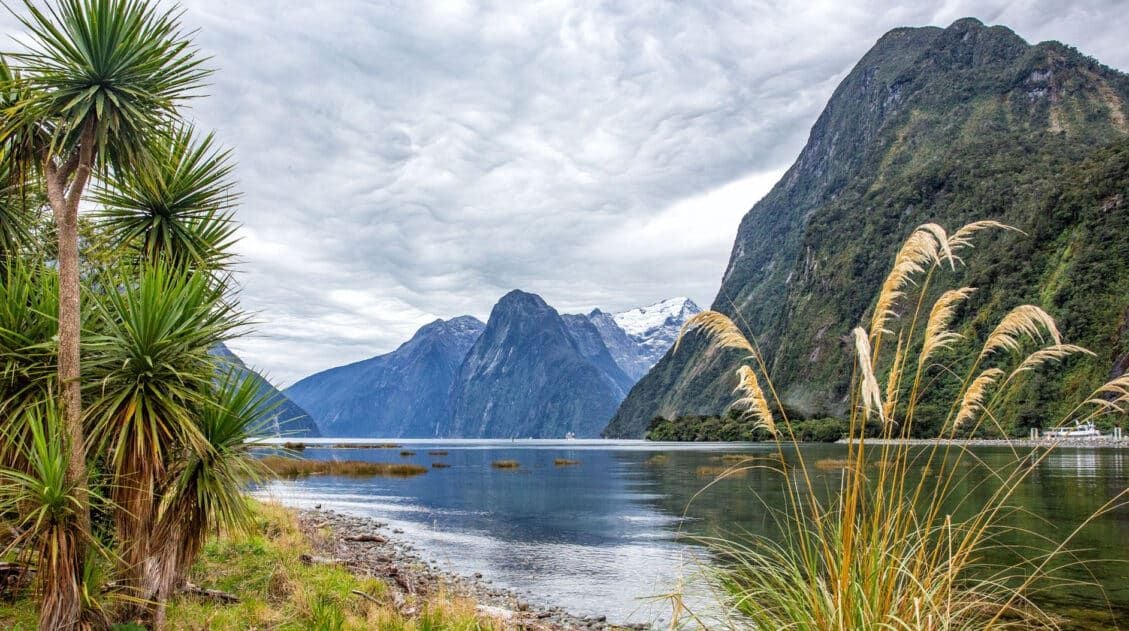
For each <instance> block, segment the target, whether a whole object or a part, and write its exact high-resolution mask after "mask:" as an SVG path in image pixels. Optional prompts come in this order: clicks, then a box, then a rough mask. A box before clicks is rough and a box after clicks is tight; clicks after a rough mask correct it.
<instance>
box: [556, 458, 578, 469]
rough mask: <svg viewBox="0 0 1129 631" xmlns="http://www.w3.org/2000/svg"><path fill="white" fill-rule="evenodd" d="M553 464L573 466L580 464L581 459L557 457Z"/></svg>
mask: <svg viewBox="0 0 1129 631" xmlns="http://www.w3.org/2000/svg"><path fill="white" fill-rule="evenodd" d="M553 464H554V465H556V466H558V467H573V466H576V465H578V464H580V461H579V460H569V459H568V458H557V459H556V460H554V461H553Z"/></svg>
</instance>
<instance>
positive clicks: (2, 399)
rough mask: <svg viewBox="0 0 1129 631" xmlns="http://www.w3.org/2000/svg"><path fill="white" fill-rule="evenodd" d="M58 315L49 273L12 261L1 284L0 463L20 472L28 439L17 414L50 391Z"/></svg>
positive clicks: (53, 279) (53, 281) (56, 293)
mask: <svg viewBox="0 0 1129 631" xmlns="http://www.w3.org/2000/svg"><path fill="white" fill-rule="evenodd" d="M58 310H59V284H58V276H57V275H56V274H55V272H54V270H51V269H49V268H47V267H45V266H42V265H38V264H36V263H35V262H29V261H26V260H24V259H22V258H15V259H13V260H12V261H11V264H10V265H9V266H8V267H7V269H5V270H4V271H3V273H2V279H0V433H2V434H3V437H4V438H5V440H4V443H3V444H2V445H0V464H2V465H3V466H6V467H11V468H15V469H17V470H20V471H24V470H25V468H24V467H23V466H21V463H23V462H24V458H23V455H24V450H25V449H26V448H27V445H28V443H29V440H30V436H29V431H30V428H28V427H27V419H26V417H25V416H24V415H23V414H22V411H23V410H25V409H27V408H30V407H34V406H36V405H40V404H42V403H43V401H44V400H45V399H47V398H49V397H50V396H51V394H52V392H53V390H54V376H55V371H56V363H57V361H56V356H55V344H54V342H53V341H52V338H53V337H54V336H55V333H56V331H57V330H58Z"/></svg>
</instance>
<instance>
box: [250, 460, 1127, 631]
mask: <svg viewBox="0 0 1129 631" xmlns="http://www.w3.org/2000/svg"><path fill="white" fill-rule="evenodd" d="M400 442H401V443H403V444H405V446H408V441H400ZM410 449H412V450H414V451H415V454H414V455H412V456H409V457H402V456H400V451H399V450H397V449H363V450H362V449H357V450H329V449H307V450H306V451H305V453H304V457H307V458H322V459H329V458H338V459H357V460H371V461H384V462H415V463H419V464H423V465H425V466H429V464H430V462H433V461H441V462H444V463H446V464H448V465H450V466H449V468H444V469H432V470H429V472H428V473H427V474H425V475H422V476H419V477H415V478H410V479H386V478H368V479H349V478H338V477H329V476H325V477H311V478H307V479H303V480H297V481H277V482H274V483H271V484H270V485H268V486H266V487H264V488H263V489H260V490H259V493H260V494H262V495H269V496H273V497H275V498H278V499H281V500H283V501H285V502H287V503H289V504H292V505H296V506H306V507H310V506H313V505H315V504H321V505H323V507H325V508H333V509H335V510H339V511H342V512H349V513H354V514H361V515H369V516H373V517H376V518H378V519H381V520H382V521H387V522H389V523H390V525H391V526H393V527H398V528H402V529H403V530H404V531H405V533H406V535H405V536H407V537H408V538H410V539H411V540H412V541H413V542H414V543H415V544H416V545H417V548H418V549H419V550H421V551H423V552H424V554H425V556H426V557H427V558H429V559H431V560H435V561H437V562H439V563H440V565H444V566H446V567H448V568H451V569H454V570H455V571H458V572H460V573H463V574H470V573H473V572H482V573H483V574H484V575H485V576H486V577H487V578H489V579H491V580H493V581H494V582H495V583H496V584H499V585H502V586H506V587H509V588H513V589H516V590H518V591H520V592H523V593H525V594H526V595H527V597H528V598H529V599H530V600H534V601H537V602H542V603H546V604H558V605H561V606H564V607H566V608H567V609H569V610H570V611H573V612H574V613H578V614H581V615H588V614H606V615H608V617H609V619H610V620H612V621H615V622H654V621H658V620H661V619H662V618H663V613H664V611H665V607H664V606H663V605H662V604H658V603H652V602H648V601H647V600H646V599H647V598H649V597H652V596H655V595H656V594H661V593H665V592H668V591H669V590H671V589H673V587H674V585H675V583H676V581H677V580H678V578H679V577H680V576H687V575H692V574H694V573H695V571H696V568H698V564H699V563H700V562H701V561H702V560H703V559H704V553H703V551H702V549H701V548H699V547H696V546H694V545H690V544H689V540H690V538H692V537H694V536H714V535H719V534H722V535H728V536H735V535H739V534H741V533H750V532H751V533H765V534H771V533H772V532H773V528H774V524H775V520H774V517H773V515H772V511H771V510H768V509H766V506H768V507H773V506H783V502H784V498H785V495H784V491H785V488H784V484H783V481H782V479H781V477H780V475H779V474H777V473H775V472H773V471H771V470H769V469H768V468H753V469H749V470H748V471H746V472H745V473H744V475H743V477H738V478H732V479H725V480H722V481H720V482H718V483H717V484H714V485H712V486H711V487H710V488H709V489H708V490H706V491H704V492H702V493H700V494H699V492H700V491H702V488H703V486H705V485H706V484H707V483H708V482H709V481H710V479H711V478H710V477H708V476H707V477H703V476H702V475H699V473H700V472H702V471H715V470H717V469H719V468H720V467H723V466H727V465H728V464H731V463H732V460H731V459H730V460H724V459H723V454H724V453H735V452H740V453H744V454H749V455H755V456H766V455H768V454H770V453H772V449H771V448H770V447H768V446H763V445H745V446H732V445H709V446H705V447H701V446H688V445H663V444H658V445H656V444H648V443H641V442H634V441H631V442H624V443H609V442H603V441H596V442H587V441H561V442H553V441H530V442H526V441H522V442H519V443H509V442H497V441H434V442H412V443H411V444H410ZM429 449H443V450H446V451H447V452H448V454H447V455H446V456H431V455H428V454H427V451H428V450H429ZM845 453H846V452H845V448H843V447H841V446H836V445H813V446H811V447H805V448H804V451H803V454H804V457H805V459H806V461H807V462H808V463H809V464H814V463H816V462H818V461H820V460H826V461H830V462H833V461H834V460H835V459H841V458H843V457H844V456H845ZM657 454H661V455H662V456H663V457H661V458H655V457H654V456H656V455H657ZM976 456H977V459H979V460H980V461H981V462H982V464H977V463H976V461H975V459H966V460H965V461H964V462H963V463H962V465H961V467H962V469H960V470H959V474H958V477H957V478H956V480H957V483H956V486H955V487H954V493H953V502H952V505H951V506H950V507H949V509H950V510H951V511H952V513H953V514H954V515H956V516H957V517H959V516H961V515H968V514H970V513H971V512H972V511H974V510H975V508H976V507H978V506H980V505H982V504H983V503H984V502H985V501H987V500H988V499H989V498H990V497H991V496H992V494H993V493H994V492H995V491H996V489H997V488H998V484H999V482H998V481H997V480H996V479H995V478H993V476H992V472H993V471H996V470H1001V469H1003V470H1007V469H1008V468H1009V467H1011V466H1012V465H1013V463H1014V462H1015V460H1016V457H1017V456H1016V454H1015V453H1014V452H1012V451H1011V450H1009V449H992V448H986V449H978V450H977V451H976ZM1026 456H1027V454H1019V457H1026ZM1127 457H1129V454H1127V453H1126V452H1124V451H1119V450H1081V449H1073V450H1067V449H1062V450H1057V451H1055V452H1052V453H1051V454H1050V455H1049V456H1048V457H1047V459H1046V461H1045V462H1043V463H1042V464H1041V465H1040V466H1038V467H1037V468H1036V469H1035V470H1034V471H1032V473H1031V476H1030V478H1029V479H1028V480H1027V481H1026V482H1025V483H1023V484H1022V485H1020V486H1019V487H1018V488H1017V489H1016V491H1015V494H1014V503H1015V505H1017V506H1019V507H1021V508H1022V509H1024V510H1023V512H1020V513H1016V514H1014V515H1012V517H1011V520H1012V521H1011V525H1014V526H1016V527H1017V528H1020V529H1025V530H1027V531H1030V532H1038V533H1042V534H1045V535H1048V536H1050V537H1052V538H1055V539H1061V538H1062V537H1064V536H1066V535H1068V534H1069V533H1070V532H1071V531H1072V530H1073V529H1074V528H1075V527H1076V526H1077V525H1078V524H1079V523H1081V521H1082V520H1083V519H1084V518H1085V517H1086V516H1088V515H1090V514H1091V513H1093V512H1094V511H1095V510H1097V509H1098V508H1099V507H1100V506H1101V505H1102V503H1104V502H1105V501H1106V500H1107V499H1109V498H1110V497H1111V496H1113V495H1115V494H1116V493H1118V492H1120V491H1121V490H1122V489H1123V488H1125V486H1126V484H1127V480H1126V469H1125V466H1126V462H1125V460H1126V458H1127ZM556 458H567V459H572V460H579V461H580V464H579V465H578V466H570V467H557V466H554V459H556ZM504 459H513V460H517V461H518V462H520V463H521V466H520V468H518V469H517V470H512V471H511V470H497V469H493V468H492V467H491V466H490V463H491V462H492V461H494V460H504ZM758 462H759V461H758ZM765 462H766V464H767V463H768V461H765ZM811 475H812V480H813V483H814V484H815V485H816V486H817V487H818V488H822V489H825V490H826V492H827V493H828V494H832V493H834V492H835V490H836V489H837V488H838V485H839V480H840V479H841V476H842V472H841V470H840V469H838V468H835V467H833V466H832V467H827V468H818V467H814V466H813V467H812V468H811ZM916 475H936V472H933V471H928V472H927V471H922V470H920V468H919V469H918V470H916ZM696 494H697V496H696ZM695 496H696V497H695ZM691 498H694V499H693V501H692V502H691ZM1009 537H1010V539H1008V538H1006V537H1005V540H1004V543H1011V544H1027V543H1030V542H1029V541H1026V540H1025V539H1024V537H1025V535H1021V534H1019V533H1018V531H1017V532H1015V533H1012V534H1011V535H1009ZM1127 538H1129V509H1126V508H1124V507H1120V508H1117V509H1116V510H1113V511H1111V512H1110V513H1109V514H1107V515H1104V516H1103V517H1101V518H1099V519H1097V520H1096V521H1095V522H1094V523H1093V524H1091V525H1090V526H1089V527H1087V528H1086V529H1085V530H1083V531H1082V532H1081V533H1080V534H1079V535H1078V536H1077V538H1076V539H1075V540H1074V542H1073V545H1072V546H1071V547H1072V548H1073V549H1076V550H1083V551H1084V552H1082V553H1081V554H1083V555H1084V557H1085V558H1087V559H1089V560H1092V563H1091V564H1089V565H1088V566H1086V567H1075V568H1072V569H1071V570H1069V571H1068V572H1067V573H1066V576H1067V577H1069V578H1074V579H1078V580H1089V579H1090V575H1089V573H1088V572H1090V571H1092V572H1094V574H1095V576H1096V577H1097V578H1098V579H1099V580H1100V582H1101V584H1102V587H1103V588H1104V591H1105V595H1106V596H1108V598H1109V600H1110V601H1111V602H1112V603H1113V605H1114V606H1115V608H1122V607H1126V606H1129V580H1126V579H1129V571H1127V568H1129V566H1127V565H1126V563H1125V561H1126V560H1129V551H1127V550H1126V549H1125V548H1124V546H1123V545H1122V542H1123V541H1125V540H1126V539H1127ZM992 560H993V561H995V562H999V563H1010V562H1012V561H1013V559H1009V558H1008V557H1007V556H1006V554H1000V555H998V558H996V559H992ZM690 590H691V592H692V594H691V603H692V604H693V605H694V606H695V607H699V608H702V607H705V606H706V605H705V603H706V601H708V600H709V595H708V593H706V592H707V587H706V585H705V583H704V582H703V581H701V580H691V581H690ZM1046 600H1047V602H1049V603H1051V604H1052V605H1054V606H1056V607H1062V608H1065V607H1074V606H1082V607H1086V608H1091V609H1093V608H1101V605H1102V603H1103V602H1104V598H1103V595H1102V592H1101V590H1099V589H1095V588H1093V587H1084V586H1072V587H1070V588H1064V589H1060V590H1056V592H1055V593H1054V594H1053V595H1050V596H1048V597H1047V599H1046Z"/></svg>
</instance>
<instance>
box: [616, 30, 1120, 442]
mask: <svg viewBox="0 0 1129 631" xmlns="http://www.w3.org/2000/svg"><path fill="white" fill-rule="evenodd" d="M1127 102H1129V77H1127V76H1126V75H1124V74H1122V73H1119V72H1117V71H1115V70H1112V69H1110V68H1107V67H1105V66H1103V65H1101V64H1100V63H1099V62H1097V61H1095V60H1093V59H1091V58H1088V57H1086V56H1085V55H1083V54H1081V53H1079V52H1078V51H1077V50H1074V49H1073V48H1070V47H1067V46H1064V45H1062V44H1060V43H1057V42H1044V43H1040V44H1037V45H1030V44H1028V43H1027V42H1025V41H1024V40H1023V39H1021V38H1020V37H1019V36H1018V35H1016V34H1015V33H1013V32H1012V31H1010V30H1009V29H1007V28H1004V27H1001V26H993V27H987V26H985V25H983V24H982V23H980V22H979V21H977V20H974V19H963V20H959V21H957V22H955V23H954V24H952V25H951V26H950V27H948V28H945V29H941V28H934V27H927V28H899V29H895V30H893V31H891V32H889V33H887V34H886V35H884V36H883V37H882V38H881V39H880V40H879V41H878V42H877V44H875V46H874V47H873V48H872V49H871V50H870V51H869V52H868V53H867V54H866V55H865V56H864V57H863V58H862V59H861V60H860V61H859V63H858V64H857V65H856V66H855V68H854V69H853V70H852V71H851V72H850V73H849V75H848V76H847V77H846V78H845V79H844V81H843V82H842V83H841V84H840V85H839V87H838V88H837V89H836V91H835V92H834V94H833V96H832V97H831V99H830V101H829V102H828V104H827V106H826V108H825V109H824V111H823V113H822V114H821V115H820V117H819V118H818V120H817V121H816V123H815V125H814V127H813V128H812V130H811V134H810V136H809V139H808V142H807V144H806V146H805V147H804V148H803V150H802V151H801V153H800V155H799V157H798V158H797V160H796V162H795V163H794V164H793V165H792V167H791V168H790V169H789V170H788V171H787V173H785V175H784V176H783V178H781V180H780V181H779V182H778V183H777V184H776V186H775V187H774V188H773V189H772V191H771V192H770V193H769V194H768V195H766V196H765V197H764V199H762V200H761V201H760V202H758V203H757V204H756V205H755V206H753V208H752V209H751V210H750V211H749V213H748V214H747V215H746V216H745V217H744V219H743V220H742V222H741V225H740V228H739V230H738V234H737V238H736V242H735V243H734V246H733V251H732V255H731V257H730V262H729V265H728V268H727V269H726V271H725V274H724V277H723V279H722V285H721V289H720V291H719V292H718V295H717V298H716V299H715V300H714V303H713V305H712V308H713V309H716V310H718V311H721V312H723V313H726V314H727V315H729V316H731V317H732V318H734V319H735V320H736V321H737V322H738V323H739V324H740V325H741V327H742V328H743V329H744V330H745V331H746V333H747V334H749V335H752V336H755V337H756V339H757V341H758V342H759V344H760V346H761V348H762V349H763V350H764V352H765V354H766V358H767V361H768V362H769V367H770V372H771V378H772V379H773V381H774V383H775V384H776V386H777V388H778V390H779V391H780V392H781V393H782V395H783V398H784V400H785V402H786V403H787V404H788V405H789V406H791V407H793V408H795V409H798V410H801V411H803V412H804V413H806V414H809V415H825V414H843V413H844V412H845V408H846V401H845V398H844V397H845V395H846V392H847V388H848V382H849V378H850V362H851V358H852V355H851V349H850V347H849V344H848V343H847V338H846V336H847V334H848V332H849V331H850V329H851V328H852V327H854V326H855V325H856V324H858V323H859V322H860V321H862V320H863V319H864V318H865V317H868V315H869V310H870V309H871V308H872V301H873V299H874V297H875V295H876V294H877V291H878V289H879V287H880V285H881V283H882V280H883V279H884V277H885V275H886V273H887V272H888V270H889V267H890V264H891V261H892V260H893V256H894V254H895V252H896V250H897V248H898V247H899V246H900V244H901V243H902V241H903V240H904V239H905V238H906V237H907V236H908V235H909V233H910V232H911V231H912V230H913V229H914V228H915V227H916V226H918V225H920V224H922V223H925V222H936V223H939V224H941V225H943V226H945V227H946V228H948V229H950V230H955V229H956V228H957V227H959V226H961V225H963V224H965V223H968V222H970V221H974V220H981V219H994V220H998V221H1002V222H1005V223H1007V224H1010V225H1012V226H1015V227H1017V228H1019V229H1020V230H1022V231H1023V232H1022V233H1017V232H997V233H994V234H987V235H984V236H982V237H980V238H978V241H977V243H976V249H975V250H973V251H972V253H971V254H969V255H967V256H965V259H966V262H967V267H965V268H963V269H959V270H957V271H956V272H955V273H952V272H950V273H947V274H946V275H945V278H944V281H945V282H944V283H937V286H940V285H942V284H944V285H946V286H950V287H951V286H956V285H957V284H964V285H970V286H973V287H978V288H980V290H979V291H977V292H976V294H974V296H973V298H972V299H971V300H970V301H969V303H968V304H967V305H966V308H965V309H964V311H963V313H964V314H965V316H964V317H963V319H962V320H961V321H960V323H959V326H960V327H962V329H963V332H965V333H969V334H982V333H984V332H985V330H986V329H987V328H988V327H989V326H990V325H991V324H993V323H994V322H995V320H996V319H998V318H999V317H1000V316H1002V315H1003V314H1004V313H1005V312H1006V311H1007V310H1008V309H1010V308H1011V307H1014V306H1016V305H1019V304H1023V303H1031V304H1036V305H1039V306H1041V307H1043V308H1044V309H1046V310H1047V311H1048V312H1050V313H1051V314H1052V315H1053V316H1054V317H1055V318H1056V319H1057V320H1058V322H1059V325H1060V329H1061V330H1062V333H1063V336H1064V338H1065V340H1066V341H1068V342H1070V343H1075V344H1080V345H1083V346H1086V347H1088V348H1090V349H1092V350H1093V351H1095V352H1096V353H1097V357H1095V358H1092V359H1078V360H1073V361H1070V362H1068V363H1067V364H1065V365H1063V366H1060V367H1057V368H1052V369H1050V370H1048V371H1044V372H1042V373H1039V374H1036V375H1035V376H1034V377H1033V378H1031V379H1030V380H1028V381H1027V383H1026V385H1025V386H1024V387H1023V388H1022V389H1020V390H1019V392H1018V393H1017V394H1016V395H1015V396H1013V397H1012V399H1010V400H1009V401H1007V402H1006V404H1005V406H1004V412H1005V414H1004V418H1005V422H1007V423H1009V424H1011V426H1012V429H1013V430H1014V431H1017V432H1019V433H1023V428H1024V427H1026V426H1031V425H1039V424H1041V423H1043V422H1044V421H1045V420H1049V419H1057V418H1059V417H1060V416H1061V415H1063V414H1065V413H1067V412H1068V410H1067V409H1065V407H1066V406H1067V405H1068V404H1067V403H1066V402H1069V401H1076V400H1077V399H1078V398H1079V397H1080V396H1082V395H1084V394H1086V393H1088V392H1089V390H1090V388H1092V387H1093V386H1095V385H1097V384H1098V383H1100V382H1101V381H1102V380H1103V379H1105V378H1108V377H1110V376H1111V374H1114V373H1118V374H1119V371H1123V370H1125V368H1126V367H1127V365H1129V229H1126V226H1127V225H1129V224H1127V219H1129V122H1127V120H1129V107H1127V105H1126V104H1127ZM968 314H974V316H972V317H969V316H968ZM738 359H739V357H738V356H737V355H736V354H735V353H733V352H720V353H719V352H710V351H708V350H707V347H706V345H705V344H704V342H703V340H702V339H700V338H699V336H697V335H691V336H689V337H688V338H687V340H686V342H685V343H684V344H682V345H681V346H680V347H679V349H678V351H677V352H668V353H667V354H666V355H665V357H664V358H663V359H662V360H661V361H660V362H659V363H658V364H657V365H656V366H655V367H654V368H653V369H652V370H651V371H650V372H649V373H648V374H647V375H646V376H645V377H644V378H643V379H642V380H640V381H639V383H637V384H636V386H635V387H634V388H633V389H632V391H631V393H630V394H629V395H628V397H627V399H626V400H625V401H624V402H623V404H622V405H621V406H620V408H619V410H618V411H617V413H616V416H615V418H614V419H613V420H612V422H611V423H610V424H609V426H608V427H607V429H606V430H605V435H607V436H613V437H623V436H629V437H640V436H642V435H643V433H644V431H645V429H646V428H647V426H648V424H649V423H650V421H651V419H652V418H653V417H655V416H657V415H662V416H665V417H668V418H673V417H675V416H678V415H685V414H719V413H721V412H723V411H724V409H725V408H726V406H727V405H728V403H729V402H730V401H731V400H732V390H733V388H734V386H735V379H734V377H733V368H734V367H735V366H736V362H737V360H738ZM1063 373H1066V374H1063ZM937 392H938V393H943V388H941V389H938V390H937ZM927 416H928V414H925V415H924V417H927ZM939 416H942V415H940V414H938V415H936V417H939ZM924 417H923V418H924ZM936 417H935V418H936ZM933 429H935V428H931V427H929V425H928V424H924V425H922V426H921V428H920V430H921V431H922V432H929V431H932V430H933Z"/></svg>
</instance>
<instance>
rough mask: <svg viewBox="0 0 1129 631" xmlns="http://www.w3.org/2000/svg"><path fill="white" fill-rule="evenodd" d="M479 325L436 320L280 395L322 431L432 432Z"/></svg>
mask: <svg viewBox="0 0 1129 631" xmlns="http://www.w3.org/2000/svg"><path fill="white" fill-rule="evenodd" d="M484 326H485V325H484V324H482V322H481V321H480V320H478V319H477V318H474V317H471V316H461V317H458V318H452V319H450V320H436V321H434V322H432V323H430V324H428V325H425V326H423V327H422V328H420V329H419V330H418V331H416V333H415V335H413V336H412V338H411V339H410V340H408V341H407V342H404V343H403V344H402V345H400V347H399V348H397V349H396V350H394V351H392V352H391V353H388V354H385V355H380V356H377V357H373V358H370V359H366V360H363V361H359V362H356V363H353V364H349V365H347V366H339V367H337V368H331V369H329V370H326V371H324V372H319V373H317V374H314V375H311V376H309V377H306V378H305V379H302V380H301V381H299V382H298V383H296V384H294V385H293V386H291V387H290V388H288V389H287V390H286V395H287V396H289V397H290V398H292V399H294V400H295V401H297V402H298V403H300V404H301V405H302V406H304V407H305V408H306V409H308V410H309V411H310V413H311V414H313V416H314V418H315V419H317V420H318V423H319V424H320V426H321V428H322V430H323V432H324V433H325V434H326V435H328V436H353V437H375V436H379V437H382V438H399V437H432V436H436V435H438V434H437V433H436V432H437V428H439V427H440V426H441V425H442V424H444V423H445V422H446V421H447V420H448V419H449V417H450V414H451V411H450V407H449V402H450V401H449V399H450V393H451V387H452V384H453V383H454V380H455V375H456V373H457V372H458V369H459V366H460V365H461V364H462V362H463V358H464V357H465V356H466V353H467V351H468V350H469V349H470V347H471V345H472V344H474V341H475V340H476V339H478V336H479V335H480V334H481V333H482V330H483V328H484Z"/></svg>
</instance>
